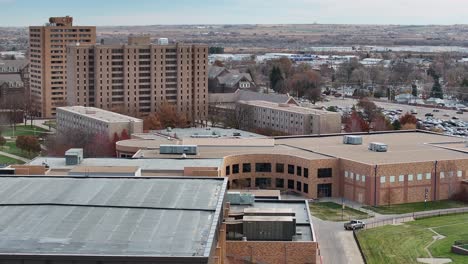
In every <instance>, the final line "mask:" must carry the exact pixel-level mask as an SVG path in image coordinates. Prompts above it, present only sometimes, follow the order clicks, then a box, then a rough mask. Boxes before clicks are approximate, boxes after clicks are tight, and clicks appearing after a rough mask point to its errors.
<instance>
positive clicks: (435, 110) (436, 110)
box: [432, 109, 440, 112]
mask: <svg viewBox="0 0 468 264" xmlns="http://www.w3.org/2000/svg"><path fill="white" fill-rule="evenodd" d="M432 112H440V110H439V109H434V110H432Z"/></svg>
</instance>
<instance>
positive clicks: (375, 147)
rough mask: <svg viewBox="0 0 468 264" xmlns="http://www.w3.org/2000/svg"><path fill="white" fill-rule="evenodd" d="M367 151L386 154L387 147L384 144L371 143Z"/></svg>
mask: <svg viewBox="0 0 468 264" xmlns="http://www.w3.org/2000/svg"><path fill="white" fill-rule="evenodd" d="M369 150H370V151H374V152H387V150H388V146H387V144H384V143H378V142H371V143H370V144H369Z"/></svg>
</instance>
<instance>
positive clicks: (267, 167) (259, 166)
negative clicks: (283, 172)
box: [255, 163, 271, 172]
mask: <svg viewBox="0 0 468 264" xmlns="http://www.w3.org/2000/svg"><path fill="white" fill-rule="evenodd" d="M255 172H271V163H255Z"/></svg>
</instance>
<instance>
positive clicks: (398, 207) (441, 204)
mask: <svg viewBox="0 0 468 264" xmlns="http://www.w3.org/2000/svg"><path fill="white" fill-rule="evenodd" d="M466 206H468V204H466V203H462V202H457V201H451V200H442V201H434V202H427V205H426V206H425V205H424V202H419V203H407V204H395V205H384V206H376V207H374V206H364V207H363V208H365V209H369V210H372V211H374V212H376V213H379V214H405V213H413V212H421V211H428V210H437V209H447V208H458V207H466Z"/></svg>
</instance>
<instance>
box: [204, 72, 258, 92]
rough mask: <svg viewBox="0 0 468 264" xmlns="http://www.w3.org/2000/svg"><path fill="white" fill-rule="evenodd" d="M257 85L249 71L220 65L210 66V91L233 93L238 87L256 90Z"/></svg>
mask: <svg viewBox="0 0 468 264" xmlns="http://www.w3.org/2000/svg"><path fill="white" fill-rule="evenodd" d="M256 87H257V86H256V85H255V82H254V81H253V80H252V76H250V74H249V73H241V72H239V71H237V70H228V69H226V68H224V67H219V66H210V67H209V69H208V92H209V93H233V92H235V91H237V90H238V89H243V90H244V89H245V90H254V89H256Z"/></svg>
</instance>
